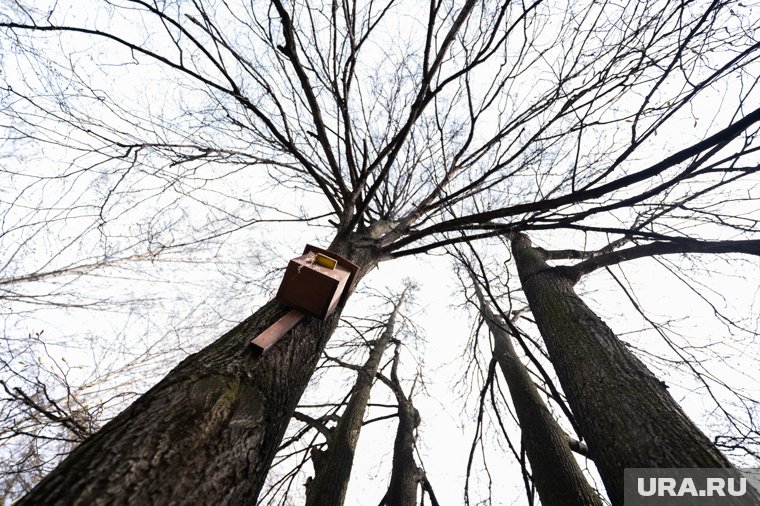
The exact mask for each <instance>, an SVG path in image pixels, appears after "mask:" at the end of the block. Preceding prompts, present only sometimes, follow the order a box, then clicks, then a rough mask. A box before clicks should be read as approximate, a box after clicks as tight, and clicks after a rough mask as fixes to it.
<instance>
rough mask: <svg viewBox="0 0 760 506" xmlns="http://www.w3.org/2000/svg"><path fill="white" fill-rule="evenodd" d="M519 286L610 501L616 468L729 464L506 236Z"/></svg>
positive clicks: (533, 255)
mask: <svg viewBox="0 0 760 506" xmlns="http://www.w3.org/2000/svg"><path fill="white" fill-rule="evenodd" d="M512 250H513V253H514V257H515V261H516V263H517V268H518V271H519V274H520V280H521V282H522V286H523V290H524V291H525V295H526V297H527V298H528V303H529V305H530V309H531V311H532V313H533V316H534V318H535V320H536V323H537V325H538V328H539V330H540V332H541V335H542V336H543V339H544V341H545V343H546V347H547V350H548V352H549V356H550V358H551V361H552V364H553V365H554V368H555V370H556V372H557V376H558V377H559V380H560V383H561V384H562V388H563V389H564V391H565V394H566V395H567V399H568V403H569V404H570V407H571V409H572V411H573V413H574V414H575V416H576V420H577V422H578V425H579V427H580V430H581V432H582V434H583V436H584V438H585V439H586V440H587V442H588V447H589V452H590V455H591V457H592V458H593V459H594V462H595V463H596V465H597V468H598V469H599V473H600V474H601V476H602V480H603V481H604V485H605V487H606V489H607V493H608V494H609V497H610V499H611V500H612V504H614V505H622V504H623V470H624V469H625V468H637V467H638V468H649V467H660V468H662V467H707V468H710V467H711V468H716V467H731V465H730V464H729V462H728V461H727V460H726V458H725V457H724V456H723V455H721V453H720V452H719V451H718V450H717V449H716V448H715V447H714V446H713V445H712V444H711V443H710V441H709V440H708V439H707V437H705V435H704V434H703V433H702V432H701V431H700V430H699V429H698V428H697V427H696V425H694V423H693V422H692V421H691V420H690V419H689V418H688V417H687V416H686V415H685V414H684V412H683V410H681V408H680V406H679V405H678V403H676V402H675V401H674V400H673V398H672V397H671V396H670V394H669V393H668V391H667V389H666V388H665V386H664V384H663V383H662V382H660V381H659V380H658V379H657V378H656V377H655V376H654V375H653V374H652V373H651V372H650V371H649V369H647V367H646V366H645V365H644V364H643V363H642V362H641V361H640V360H639V359H637V358H636V357H635V356H634V355H633V354H632V353H631V352H630V351H629V350H628V349H627V348H626V346H625V345H624V344H623V343H621V342H620V341H619V340H618V339H617V337H616V336H615V334H614V333H613V332H612V330H611V329H610V328H609V327H608V326H607V325H606V324H605V323H604V322H603V321H602V320H601V319H600V318H599V317H598V316H597V315H596V314H594V312H593V311H591V309H589V307H588V306H587V305H586V304H584V303H583V301H582V300H581V299H580V298H579V297H578V296H577V295H576V294H575V292H574V290H573V285H572V283H571V281H570V280H568V279H567V277H566V276H563V274H562V269H561V268H552V267H550V266H549V265H547V263H546V262H545V260H544V258H543V257H542V256H541V253H540V252H539V251H538V250H536V249H535V248H533V247H532V246H531V244H530V240H529V239H528V238H527V237H525V236H523V235H518V236H516V237H515V238H514V239H513V241H512Z"/></svg>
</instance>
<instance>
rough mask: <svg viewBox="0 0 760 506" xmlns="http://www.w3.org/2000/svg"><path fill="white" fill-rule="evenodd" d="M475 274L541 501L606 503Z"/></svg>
mask: <svg viewBox="0 0 760 506" xmlns="http://www.w3.org/2000/svg"><path fill="white" fill-rule="evenodd" d="M471 277H472V281H473V286H474V288H475V294H476V296H477V298H478V302H479V304H480V311H481V314H482V315H483V317H484V318H485V321H486V325H487V326H488V329H489V330H490V331H491V335H492V336H493V340H494V349H493V356H494V359H496V362H497V363H498V364H499V368H500V369H501V372H502V374H503V375H504V378H505V379H506V381H507V386H508V387H509V394H510V397H511V398H512V404H513V405H514V407H515V414H516V415H517V419H518V420H519V422H520V428H521V430H522V438H523V444H524V445H525V453H526V454H527V455H528V461H529V462H530V469H531V474H532V477H533V484H534V485H535V486H536V490H537V491H538V495H539V497H540V498H541V504H543V505H544V506H574V505H575V506H602V504H603V503H602V500H601V498H600V497H599V494H598V493H597V492H596V491H595V490H594V489H593V488H592V487H591V485H589V483H588V480H586V477H585V476H583V471H581V468H580V466H579V465H578V461H577V460H575V457H574V456H573V452H572V451H571V449H570V445H569V439H568V437H567V434H566V433H565V431H564V430H563V429H562V427H560V426H559V424H558V423H557V421H556V420H555V418H554V416H553V415H552V414H551V413H550V412H549V409H548V408H547V406H546V404H545V403H544V401H543V399H542V398H541V395H540V394H539V392H538V389H537V388H536V385H535V384H534V383H533V379H532V378H531V377H530V373H529V372H528V368H527V367H525V364H523V363H522V361H520V359H519V358H518V357H517V352H516V351H515V348H514V345H513V344H512V339H511V337H510V335H509V333H508V332H507V331H506V330H505V328H504V326H503V325H504V323H503V322H501V318H500V317H498V316H497V315H496V314H494V312H493V311H492V310H491V309H490V307H489V306H488V303H487V301H486V300H485V297H484V296H483V292H482V290H481V288H480V286H479V283H478V281H477V279H475V277H474V276H471Z"/></svg>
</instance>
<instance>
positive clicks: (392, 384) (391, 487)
mask: <svg viewBox="0 0 760 506" xmlns="http://www.w3.org/2000/svg"><path fill="white" fill-rule="evenodd" d="M398 363H399V347H398V345H397V346H396V351H395V354H394V357H393V365H392V367H391V377H390V380H388V379H387V378H385V377H384V376H380V379H381V380H382V381H383V383H385V384H386V385H388V387H389V388H390V389H391V390H392V391H393V394H394V395H395V397H396V402H397V403H398V427H397V428H396V438H395V440H394V442H393V468H392V469H391V481H390V483H389V484H388V492H386V494H385V496H384V497H383V500H382V501H381V502H380V504H381V505H385V506H417V485H418V484H419V483H420V482H421V481H422V479H423V472H422V469H420V468H418V467H417V463H416V462H415V460H414V443H415V441H416V437H415V434H414V431H415V430H416V429H417V427H418V426H419V424H420V414H419V412H418V411H417V409H416V408H415V407H414V404H413V403H412V400H411V395H410V396H409V397H407V396H406V395H405V394H404V391H403V389H402V388H401V382H400V381H399V379H398ZM431 499H432V500H435V499H433V496H431Z"/></svg>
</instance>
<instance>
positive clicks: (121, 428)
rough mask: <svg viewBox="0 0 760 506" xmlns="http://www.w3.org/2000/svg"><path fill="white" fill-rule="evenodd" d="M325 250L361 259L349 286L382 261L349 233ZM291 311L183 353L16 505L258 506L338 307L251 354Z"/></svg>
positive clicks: (279, 308)
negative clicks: (162, 375) (266, 332)
mask: <svg viewBox="0 0 760 506" xmlns="http://www.w3.org/2000/svg"><path fill="white" fill-rule="evenodd" d="M329 249H330V250H331V251H334V252H336V253H338V254H340V255H342V256H344V257H346V258H349V259H350V260H352V261H353V262H354V263H356V264H358V265H359V266H360V269H359V272H357V274H356V279H355V282H354V286H355V283H356V281H358V280H359V279H360V278H361V277H362V276H363V275H364V274H366V273H367V272H368V271H369V270H370V269H371V268H373V267H374V266H375V265H376V264H377V262H378V261H379V256H378V254H377V252H376V250H373V249H363V248H361V249H360V248H355V247H353V245H352V243H351V241H349V240H345V239H344V240H337V239H336V241H334V242H333V244H331V245H330V247H329ZM354 286H351V287H348V288H347V289H348V290H350V291H353V288H354ZM288 309H289V308H287V307H285V306H284V305H282V304H280V303H278V302H276V301H270V302H268V303H267V304H266V305H264V306H263V307H262V308H261V309H259V310H258V311H256V313H254V314H253V315H252V316H250V317H248V318H247V319H246V320H245V321H243V322H242V323H240V324H239V325H237V326H236V327H235V328H233V329H232V330H230V331H229V332H227V333H226V334H224V335H223V336H222V337H221V338H219V339H218V340H217V341H216V342H214V343H213V344H211V345H209V346H207V347H206V348H204V349H203V350H201V351H200V352H198V353H195V354H193V355H191V356H189V357H188V358H186V359H185V360H183V361H182V362H181V363H180V364H179V365H177V367H175V368H174V369H173V370H172V371H171V372H170V373H169V374H168V375H167V376H166V377H165V378H164V379H163V380H161V381H160V382H159V383H158V384H157V385H155V386H154V387H153V388H151V389H150V390H149V391H148V392H146V393H145V394H143V395H142V396H141V397H140V398H139V399H138V400H137V401H136V402H135V403H134V404H132V405H131V406H130V407H129V408H127V409H126V410H125V411H124V412H122V413H121V414H119V415H118V416H117V417H116V418H114V419H113V420H112V421H111V422H109V423H108V424H106V425H105V426H104V427H103V428H102V429H101V430H100V431H99V432H98V433H96V434H95V435H93V436H92V437H90V438H89V439H87V440H86V441H85V442H83V443H82V444H81V445H80V446H79V447H78V448H77V449H75V450H74V451H73V452H72V453H71V454H70V455H69V456H68V457H67V458H66V459H65V460H64V461H63V462H62V463H61V464H60V465H59V466H58V467H57V468H56V469H55V470H53V471H52V472H51V473H50V474H49V475H48V476H47V477H46V478H45V479H43V480H42V481H41V482H40V483H39V484H38V485H37V486H36V487H35V488H34V489H33V490H32V491H31V492H29V494H27V495H26V496H25V497H23V498H22V499H21V500H20V501H19V502H18V503H17V504H18V505H19V506H27V505H29V506H31V505H39V504H45V505H63V504H66V505H71V504H81V505H88V506H89V505H119V504H192V505H196V504H225V505H237V504H251V505H253V504H255V503H256V498H257V496H258V494H259V491H260V490H261V487H262V485H263V483H264V480H265V478H266V475H267V472H268V470H269V466H270V463H271V461H272V459H273V457H274V455H275V453H276V451H277V448H278V445H279V444H280V441H281V439H282V437H283V434H284V432H285V429H286V427H287V425H288V422H289V420H290V418H291V416H292V414H293V411H294V410H295V407H296V404H297V403H298V400H299V398H300V397H301V394H302V393H303V391H304V389H305V388H306V385H307V383H308V381H309V378H310V377H311V375H312V373H313V372H314V369H315V368H316V365H317V362H318V360H319V357H320V355H321V353H322V350H323V349H324V346H325V344H326V343H327V341H328V339H329V338H330V336H331V335H332V333H333V331H334V329H335V327H336V325H337V322H338V318H339V314H340V309H338V310H337V311H336V312H335V313H334V314H333V315H331V316H329V317H328V318H327V319H325V320H324V321H320V320H317V319H315V318H311V317H307V318H306V319H305V320H304V321H302V322H301V323H300V324H299V325H297V326H296V327H295V328H294V329H293V330H292V331H291V332H290V333H289V334H288V335H287V336H285V337H284V338H283V339H281V340H280V341H279V342H278V343H277V344H275V345H274V346H273V347H272V348H271V349H269V350H268V351H267V352H266V353H264V354H263V355H261V356H258V357H257V356H255V354H254V353H253V352H252V350H251V349H250V347H249V346H248V342H249V341H250V339H252V338H253V337H255V336H256V335H258V333H259V332H261V331H262V330H264V329H265V328H266V327H267V326H269V325H270V324H272V323H273V322H274V321H276V320H277V319H278V318H280V317H281V316H282V315H283V314H284V313H285V312H287V311H288Z"/></svg>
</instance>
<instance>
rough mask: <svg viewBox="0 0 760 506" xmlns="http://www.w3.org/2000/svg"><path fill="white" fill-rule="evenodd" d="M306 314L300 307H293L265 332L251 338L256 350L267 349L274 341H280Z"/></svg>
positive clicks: (263, 350)
mask: <svg viewBox="0 0 760 506" xmlns="http://www.w3.org/2000/svg"><path fill="white" fill-rule="evenodd" d="M304 316H306V314H305V313H303V312H302V311H299V310H298V309H291V310H290V311H288V312H287V313H285V316H283V317H282V318H280V319H279V320H277V321H276V322H274V323H273V324H272V325H270V326H269V327H267V329H266V330H265V331H264V332H262V333H261V334H259V335H258V336H256V337H254V338H253V339H251V346H252V347H253V348H254V351H255V352H256V353H258V354H261V353H264V352H265V351H267V350H268V349H269V348H271V347H272V345H274V343H276V342H277V341H279V340H280V339H281V338H282V336H284V335H285V334H287V333H288V331H289V330H290V329H292V328H293V327H295V326H296V324H297V323H298V322H300V321H301V320H302V319H303V317H304Z"/></svg>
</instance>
